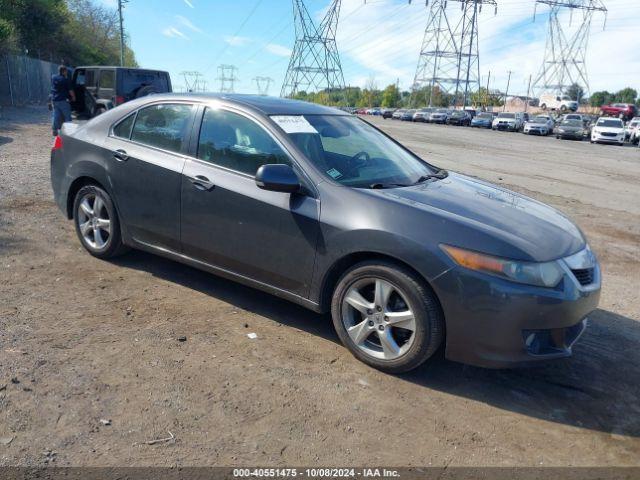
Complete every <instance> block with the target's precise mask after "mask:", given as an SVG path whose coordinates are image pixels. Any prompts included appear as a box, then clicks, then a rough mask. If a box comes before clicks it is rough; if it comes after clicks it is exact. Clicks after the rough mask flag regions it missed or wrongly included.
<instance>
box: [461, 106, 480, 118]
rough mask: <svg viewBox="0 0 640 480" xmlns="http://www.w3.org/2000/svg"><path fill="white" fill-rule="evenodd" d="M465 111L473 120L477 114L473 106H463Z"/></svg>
mask: <svg viewBox="0 0 640 480" xmlns="http://www.w3.org/2000/svg"><path fill="white" fill-rule="evenodd" d="M464 111H465V112H467V113H468V114H469V116H470V117H471V119H472V120H473V119H474V118H475V116H476V115H477V114H478V112H477V111H476V109H475V108H465V109H464Z"/></svg>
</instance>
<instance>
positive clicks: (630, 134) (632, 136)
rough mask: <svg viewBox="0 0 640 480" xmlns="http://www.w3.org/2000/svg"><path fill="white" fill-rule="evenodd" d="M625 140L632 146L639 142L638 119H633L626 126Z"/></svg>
mask: <svg viewBox="0 0 640 480" xmlns="http://www.w3.org/2000/svg"><path fill="white" fill-rule="evenodd" d="M627 140H629V141H630V142H631V143H632V144H634V145H635V144H637V143H638V142H639V141H640V117H633V118H632V119H631V121H630V122H629V125H627Z"/></svg>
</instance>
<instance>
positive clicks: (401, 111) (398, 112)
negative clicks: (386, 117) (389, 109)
mask: <svg viewBox="0 0 640 480" xmlns="http://www.w3.org/2000/svg"><path fill="white" fill-rule="evenodd" d="M406 111H407V110H406V109H405V108H400V109H398V110H396V111H395V112H393V115H391V119H392V120H400V117H402V115H403V114H404V112H406Z"/></svg>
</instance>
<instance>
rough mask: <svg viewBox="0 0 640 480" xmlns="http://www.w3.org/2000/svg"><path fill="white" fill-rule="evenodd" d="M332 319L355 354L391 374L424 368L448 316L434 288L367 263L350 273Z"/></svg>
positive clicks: (401, 271)
mask: <svg viewBox="0 0 640 480" xmlns="http://www.w3.org/2000/svg"><path fill="white" fill-rule="evenodd" d="M331 316H332V319H333V325H334V327H335V329H336V332H337V333H338V336H339V337H340V340H341V341H342V343H343V344H344V345H345V346H346V347H347V348H348V349H349V350H350V351H351V353H352V354H353V355H354V356H355V357H356V358H357V359H359V360H360V361H362V362H364V363H366V364H367V365H370V366H371V367H373V368H376V369H378V370H382V371H384V372H387V373H403V372H408V371H409V370H413V369H414V368H416V367H418V366H420V365H421V364H422V363H424V362H425V361H426V360H427V359H428V358H429V357H431V356H432V355H433V354H434V353H435V352H436V350H437V349H438V347H439V346H440V343H441V342H442V337H443V335H444V318H443V314H442V311H441V309H440V305H439V303H438V301H437V299H436V298H435V295H434V294H433V293H432V291H431V290H430V289H429V287H428V286H426V285H425V284H424V282H423V281H422V280H421V279H419V278H417V276H416V275H415V274H414V273H412V272H411V271H409V270H407V269H405V268H403V267H400V266H398V265H395V264H393V263H391V262H386V261H367V262H362V263H359V264H357V265H355V266H354V267H353V268H351V269H350V270H348V271H347V272H346V273H345V274H344V275H343V276H342V277H341V278H340V280H339V281H338V284H337V286H336V288H335V290H334V293H333V298H332V302H331Z"/></svg>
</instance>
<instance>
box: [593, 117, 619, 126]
mask: <svg viewBox="0 0 640 480" xmlns="http://www.w3.org/2000/svg"><path fill="white" fill-rule="evenodd" d="M596 126H597V127H611V128H622V120H616V119H604V118H602V119H600V120H598V123H597V124H596Z"/></svg>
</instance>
